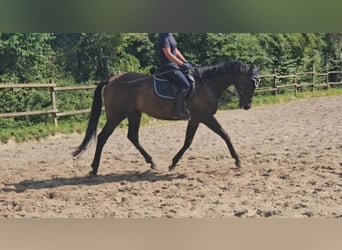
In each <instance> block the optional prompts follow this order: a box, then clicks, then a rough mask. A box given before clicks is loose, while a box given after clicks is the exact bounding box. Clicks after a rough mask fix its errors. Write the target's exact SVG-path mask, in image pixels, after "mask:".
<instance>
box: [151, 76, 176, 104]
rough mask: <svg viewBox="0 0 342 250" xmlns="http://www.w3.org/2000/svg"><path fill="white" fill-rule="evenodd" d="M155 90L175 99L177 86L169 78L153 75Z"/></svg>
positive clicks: (157, 93)
mask: <svg viewBox="0 0 342 250" xmlns="http://www.w3.org/2000/svg"><path fill="white" fill-rule="evenodd" d="M153 86H154V92H155V93H156V95H157V96H159V97H162V98H166V99H175V98H176V94H177V88H176V87H175V86H174V85H173V84H172V83H171V82H170V81H169V80H167V79H163V78H157V77H153Z"/></svg>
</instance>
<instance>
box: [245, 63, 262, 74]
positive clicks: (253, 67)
mask: <svg viewBox="0 0 342 250" xmlns="http://www.w3.org/2000/svg"><path fill="white" fill-rule="evenodd" d="M260 70H261V65H254V64H252V65H251V66H250V67H249V69H248V73H249V74H250V75H257V74H258V73H259V71H260Z"/></svg>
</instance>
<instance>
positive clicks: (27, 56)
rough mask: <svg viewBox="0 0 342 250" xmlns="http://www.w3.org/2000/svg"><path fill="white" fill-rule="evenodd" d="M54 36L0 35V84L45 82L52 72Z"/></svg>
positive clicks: (42, 34) (45, 34)
mask: <svg viewBox="0 0 342 250" xmlns="http://www.w3.org/2000/svg"><path fill="white" fill-rule="evenodd" d="M53 39H54V36H53V35H51V34H47V33H0V82H21V83H23V82H33V81H46V80H47V79H49V78H51V74H53V72H54V62H53V60H52V59H53V56H54V52H53V50H52V48H51V46H50V42H51V40H53Z"/></svg>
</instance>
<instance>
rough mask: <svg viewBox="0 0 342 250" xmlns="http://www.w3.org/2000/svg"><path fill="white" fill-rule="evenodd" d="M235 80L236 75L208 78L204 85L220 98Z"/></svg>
mask: <svg viewBox="0 0 342 250" xmlns="http://www.w3.org/2000/svg"><path fill="white" fill-rule="evenodd" d="M236 79H237V76H236V75H228V76H227V75H219V76H213V77H211V78H208V79H207V80H206V83H207V85H208V86H210V87H211V88H212V90H213V91H214V92H215V93H216V95H217V96H221V95H222V93H223V92H224V91H225V90H226V89H227V88H228V87H229V86H230V85H232V84H234V81H235V80H236Z"/></svg>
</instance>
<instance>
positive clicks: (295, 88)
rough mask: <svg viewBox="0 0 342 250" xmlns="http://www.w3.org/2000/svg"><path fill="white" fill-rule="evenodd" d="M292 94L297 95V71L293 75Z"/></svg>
mask: <svg viewBox="0 0 342 250" xmlns="http://www.w3.org/2000/svg"><path fill="white" fill-rule="evenodd" d="M293 94H294V96H297V72H296V73H295V75H294V84H293Z"/></svg>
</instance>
